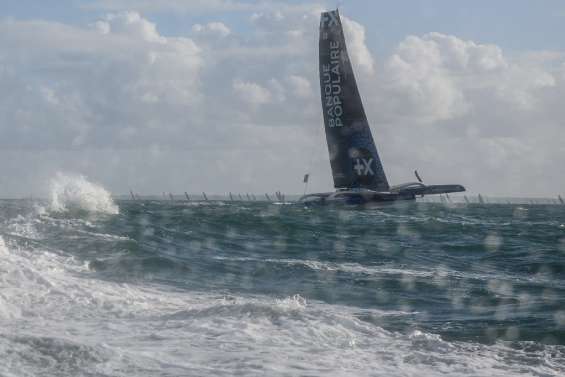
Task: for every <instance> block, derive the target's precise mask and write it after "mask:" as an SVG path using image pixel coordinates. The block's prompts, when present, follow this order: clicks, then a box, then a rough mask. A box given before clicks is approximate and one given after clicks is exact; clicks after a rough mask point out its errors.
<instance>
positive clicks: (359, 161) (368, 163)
mask: <svg viewBox="0 0 565 377" xmlns="http://www.w3.org/2000/svg"><path fill="white" fill-rule="evenodd" d="M372 165H373V158H369V159H366V158H356V159H355V164H354V165H353V169H354V170H355V172H356V173H357V175H375V172H374V171H373V168H372Z"/></svg>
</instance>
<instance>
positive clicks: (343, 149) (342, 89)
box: [319, 10, 389, 191]
mask: <svg viewBox="0 0 565 377" xmlns="http://www.w3.org/2000/svg"><path fill="white" fill-rule="evenodd" d="M319 68H320V87H321V96H322V108H323V112H324V123H325V129H326V140H327V142H328V150H329V153H330V163H331V167H332V174H333V179H334V187H336V188H367V189H371V190H376V191H388V190H389V185H388V182H387V179H386V176H385V173H384V170H383V166H382V164H381V160H380V158H379V154H378V153H377V148H376V147H375V142H374V141H373V136H372V135H371V130H370V128H369V123H368V122H367V116H366V115H365V110H364V109H363V103H362V102H361V96H360V95H359V90H358V89H357V83H356V82H355V77H354V75H353V68H352V67H351V62H350V61H349V56H348V54H347V48H346V46H345V38H344V36H343V29H342V26H341V20H340V17H339V12H338V11H337V10H335V11H330V12H324V13H322V17H321V20H320V67H319Z"/></svg>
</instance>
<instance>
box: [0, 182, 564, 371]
mask: <svg viewBox="0 0 565 377" xmlns="http://www.w3.org/2000/svg"><path fill="white" fill-rule="evenodd" d="M0 375H1V376H39V375H42V376H83V375H84V376H232V375H241V376H558V375H565V206H558V205H520V206H518V205H488V204H487V205H479V204H471V205H446V204H439V203H435V204H434V203H411V204H407V205H402V206H389V207H384V208H372V209H359V208H343V209H336V208H333V209H332V208H304V207H302V206H300V205H296V204H295V205H288V204H287V205H282V204H276V203H267V202H221V201H218V202H202V203H197V202H187V201H180V200H179V201H151V200H139V201H117V202H114V201H112V199H111V197H110V195H109V194H108V192H107V191H106V190H104V189H103V188H102V187H100V186H97V185H94V184H92V183H90V182H88V181H87V180H85V179H84V178H82V177H67V176H60V177H58V178H57V179H55V181H54V183H53V184H52V187H51V195H50V198H49V199H48V200H36V201H33V200H2V201H0Z"/></svg>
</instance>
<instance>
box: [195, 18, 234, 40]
mask: <svg viewBox="0 0 565 377" xmlns="http://www.w3.org/2000/svg"><path fill="white" fill-rule="evenodd" d="M192 31H193V32H194V33H196V34H199V35H203V36H211V37H220V38H225V37H227V36H228V35H230V34H231V30H230V29H229V28H228V27H227V26H226V25H225V24H223V23H222V22H209V23H207V24H206V25H201V24H195V25H193V26H192Z"/></svg>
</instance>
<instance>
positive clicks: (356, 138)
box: [300, 10, 465, 205]
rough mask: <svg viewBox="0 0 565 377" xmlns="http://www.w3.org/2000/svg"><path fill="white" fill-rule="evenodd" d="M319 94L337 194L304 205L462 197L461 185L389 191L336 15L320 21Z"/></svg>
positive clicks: (414, 185) (310, 198) (411, 186)
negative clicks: (448, 195) (447, 196)
mask: <svg viewBox="0 0 565 377" xmlns="http://www.w3.org/2000/svg"><path fill="white" fill-rule="evenodd" d="M319 70H320V89H321V97H322V109H323V113H324V125H325V131H326V140H327V143H328V151H329V155H330V164H331V168H332V175H333V180H334V187H335V189H336V191H334V192H327V193H316V194H309V195H305V196H303V197H302V198H301V199H300V201H301V202H302V203H304V204H322V205H324V204H353V205H355V204H370V203H386V202H395V201H399V200H414V199H415V198H416V197H417V196H424V195H431V194H444V193H450V192H461V191H465V187H463V186H461V185H425V184H423V183H422V180H421V179H420V176H419V175H418V173H417V172H415V174H416V178H417V179H418V182H411V183H405V184H401V185H397V186H389V184H388V180H387V178H386V175H385V172H384V170H383V166H382V163H381V159H380V158H379V154H378V152H377V148H376V146H375V142H374V141H373V136H372V135H371V129H370V128H369V123H368V122H367V116H366V115H365V110H364V109H363V104H362V102H361V96H360V95H359V90H358V89H357V83H356V81H355V77H354V75H353V68H352V67H351V62H350V60H349V56H348V54H347V48H346V46H345V38H344V35H343V28H342V25H341V19H340V17H339V12H338V10H334V11H329V12H323V13H322V16H321V19H320V66H319Z"/></svg>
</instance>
